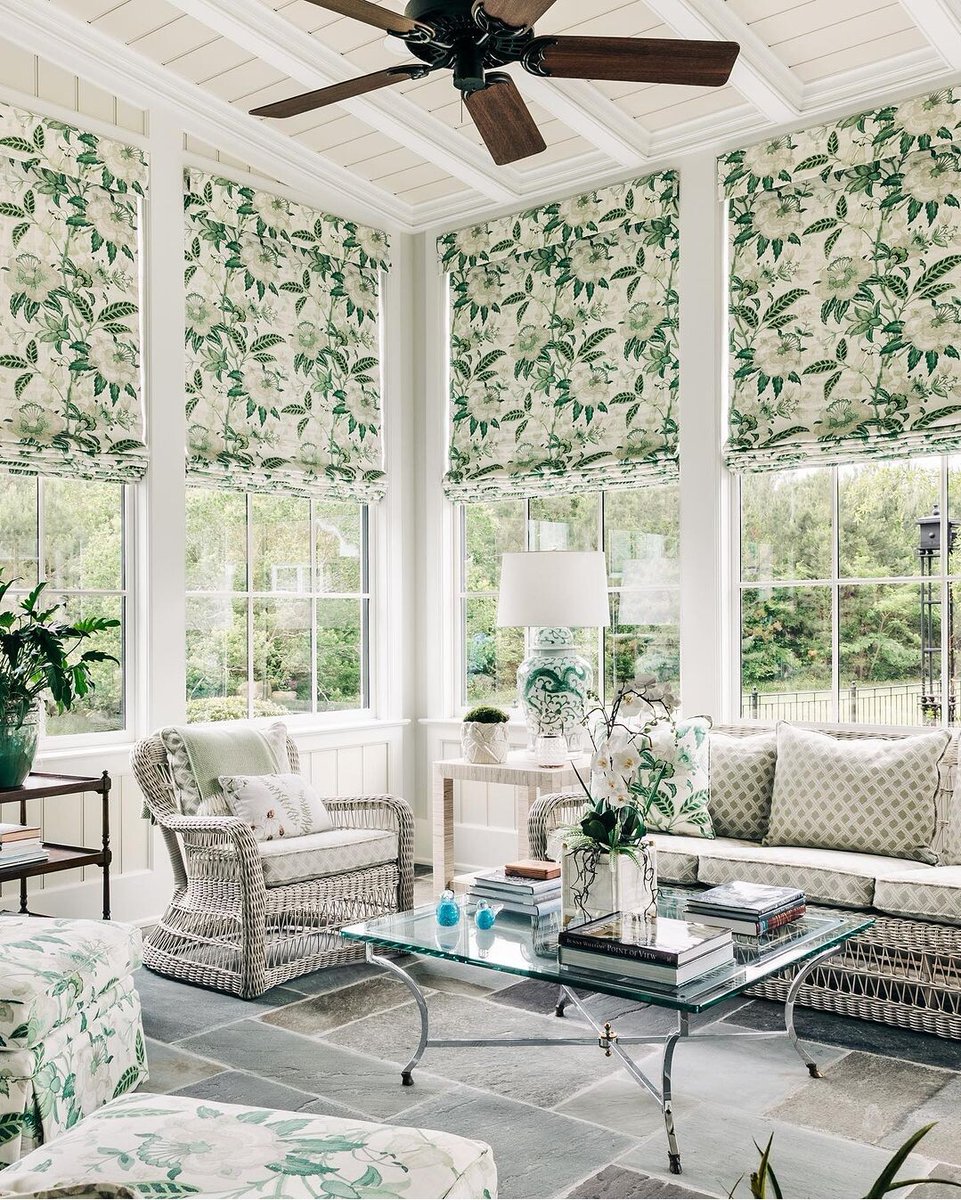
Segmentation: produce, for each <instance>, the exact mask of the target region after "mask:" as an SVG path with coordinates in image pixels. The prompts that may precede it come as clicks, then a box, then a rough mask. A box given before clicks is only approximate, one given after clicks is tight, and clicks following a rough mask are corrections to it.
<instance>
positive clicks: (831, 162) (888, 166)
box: [717, 88, 961, 203]
mask: <svg viewBox="0 0 961 1200" xmlns="http://www.w3.org/2000/svg"><path fill="white" fill-rule="evenodd" d="M959 98H961V91H958V90H956V89H951V88H945V89H942V90H941V91H938V92H933V93H927V94H925V95H922V96H915V97H913V98H911V99H910V100H905V101H902V103H900V104H889V105H885V106H884V107H883V108H876V109H870V110H868V111H866V112H861V113H855V114H854V115H853V116H850V117H845V118H844V119H843V120H842V121H837V122H833V123H831V124H827V125H815V126H813V127H812V128H810V129H804V130H801V131H799V132H797V133H788V134H783V135H781V136H779V137H772V138H766V139H765V140H764V141H761V142H755V143H754V144H753V145H751V146H747V147H743V148H742V149H740V150H734V151H732V152H731V153H729V154H724V155H722V156H721V157H720V158H719V159H718V160H717V164H718V189H719V192H720V196H721V199H722V200H732V199H744V198H747V197H749V196H753V195H756V194H757V193H759V192H769V191H788V190H791V189H796V188H802V189H803V188H806V187H810V186H813V185H817V184H823V185H826V186H828V187H833V188H836V189H839V190H850V189H852V188H854V189H857V188H863V187H867V186H869V185H870V184H872V183H876V182H879V181H881V180H883V179H885V178H888V177H890V176H891V175H892V174H896V173H897V172H898V171H899V169H900V167H901V164H902V163H903V159H904V157H905V155H907V154H908V153H909V152H913V153H915V154H917V155H918V157H917V158H916V159H914V160H913V162H912V164H911V167H912V170H913V172H914V174H915V176H916V178H915V186H916V188H918V189H920V192H921V195H920V196H919V199H921V202H922V203H925V202H926V200H925V197H926V196H927V195H928V193H931V194H932V195H936V194H937V193H941V194H944V193H947V192H954V193H955V194H957V192H958V191H959V190H961V189H959V188H957V187H954V186H951V185H950V182H953V180H952V181H950V182H949V181H945V180H944V179H943V176H944V175H945V174H948V175H950V176H952V177H956V176H957V174H958V169H959V168H958V154H959V150H961V109H959V107H958V104H959ZM925 177H927V182H925ZM939 180H940V182H938V181H939ZM888 181H889V186H893V184H894V183H895V182H896V181H894V180H890V179H889V180H888ZM946 184H947V185H946ZM938 198H940V197H938Z"/></svg>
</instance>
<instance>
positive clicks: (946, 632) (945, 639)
mask: <svg viewBox="0 0 961 1200" xmlns="http://www.w3.org/2000/svg"><path fill="white" fill-rule="evenodd" d="M940 494H941V508H940V512H941V530H940V535H941V553H940V555H939V556H938V567H939V573H940V579H939V580H938V587H939V591H940V593H941V724H942V725H950V724H952V722H953V716H954V714H953V713H952V703H951V700H952V696H951V692H952V690H953V689H952V686H951V584H950V583H949V582H948V576H949V574H950V564H949V562H948V559H949V557H950V552H951V547H950V544H949V537H948V531H949V529H950V527H951V524H950V520H949V515H950V514H949V513H948V502H949V496H948V458H947V455H945V456H943V457H942V459H941V488H940Z"/></svg>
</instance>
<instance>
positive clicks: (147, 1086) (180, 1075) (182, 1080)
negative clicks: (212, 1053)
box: [139, 1038, 224, 1092]
mask: <svg viewBox="0 0 961 1200" xmlns="http://www.w3.org/2000/svg"><path fill="white" fill-rule="evenodd" d="M147 1069H148V1070H149V1072H150V1078H149V1079H148V1081H147V1082H146V1083H144V1084H141V1086H140V1088H139V1090H140V1091H141V1092H175V1091H177V1089H178V1088H182V1087H187V1086H188V1085H189V1084H192V1083H197V1082H198V1080H201V1079H207V1078H209V1076H211V1075H217V1074H218V1073H219V1072H221V1071H222V1070H223V1069H224V1068H223V1066H222V1065H221V1064H220V1063H217V1062H211V1061H210V1060H209V1059H206V1058H198V1057H197V1055H196V1054H188V1053H187V1052H186V1051H185V1050H181V1049H180V1047H179V1046H169V1045H167V1043H166V1042H155V1041H153V1040H152V1039H151V1038H147Z"/></svg>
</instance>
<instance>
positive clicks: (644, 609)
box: [460, 484, 680, 706]
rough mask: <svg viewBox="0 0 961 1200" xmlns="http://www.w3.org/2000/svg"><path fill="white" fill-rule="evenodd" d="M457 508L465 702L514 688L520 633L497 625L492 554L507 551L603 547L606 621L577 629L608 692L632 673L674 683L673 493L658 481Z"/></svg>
mask: <svg viewBox="0 0 961 1200" xmlns="http://www.w3.org/2000/svg"><path fill="white" fill-rule="evenodd" d="M460 512H461V547H462V569H461V585H460V607H461V629H462V647H463V654H462V663H461V671H460V678H461V685H460V696H461V701H462V703H463V704H464V705H473V704H478V703H482V702H483V703H491V704H499V705H504V706H508V705H510V704H512V703H513V702H514V699H515V696H516V694H517V682H516V674H517V668H518V666H520V663H521V661H522V660H523V658H524V654H525V630H523V629H498V628H497V589H498V585H499V581H500V559H501V555H502V554H503V553H505V552H507V551H514V550H599V549H601V548H603V549H604V550H605V551H606V552H607V569H608V585H609V590H610V599H611V624H610V628H608V629H606V630H599V629H578V630H575V637H576V640H577V644H578V647H579V649H580V652H581V653H582V654H583V655H584V656H585V657H586V658H587V659H588V660H589V661H590V662H591V663H592V665H593V667H594V679H595V689H596V690H597V691H598V692H599V694H602V695H603V694H605V693H606V694H609V693H610V692H611V690H612V689H613V687H615V686H616V685H617V684H618V683H619V682H621V681H622V680H624V679H630V678H633V676H634V675H635V674H636V672H638V671H644V672H649V673H651V674H653V675H657V676H658V678H660V679H663V680H665V681H670V682H672V683H674V684H675V685H676V684H677V681H678V678H679V673H680V659H679V642H678V622H679V610H680V600H679V586H678V585H679V574H678V494H677V487H676V485H673V484H665V485H661V486H657V487H648V488H644V489H641V490H638V491H618V492H609V493H606V494H605V495H603V496H601V495H598V494H596V493H595V494H592V495H579V496H554V497H535V498H531V499H529V500H500V501H494V502H489V503H483V504H466V505H462V506H461V508H460Z"/></svg>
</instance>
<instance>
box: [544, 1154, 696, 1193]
mask: <svg viewBox="0 0 961 1200" xmlns="http://www.w3.org/2000/svg"><path fill="white" fill-rule="evenodd" d="M567 1195H568V1197H569V1198H570V1200H576V1198H579V1197H584V1198H585V1200H648V1198H649V1197H664V1198H665V1200H667V1198H672V1197H678V1198H680V1197H695V1198H700V1197H703V1196H706V1195H707V1193H706V1192H692V1191H691V1190H690V1189H689V1188H685V1187H681V1186H680V1184H674V1183H665V1182H664V1180H663V1179H654V1178H652V1177H651V1176H650V1175H641V1174H639V1173H638V1172H637V1171H629V1170H628V1169H627V1167H622V1166H620V1164H618V1163H612V1164H611V1165H610V1166H609V1167H604V1168H603V1169H602V1170H600V1171H598V1172H597V1174H596V1175H592V1176H591V1178H590V1179H585V1180H584V1182H583V1183H579V1184H578V1185H577V1187H576V1188H574V1190H573V1191H571V1192H568V1193H567Z"/></svg>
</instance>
